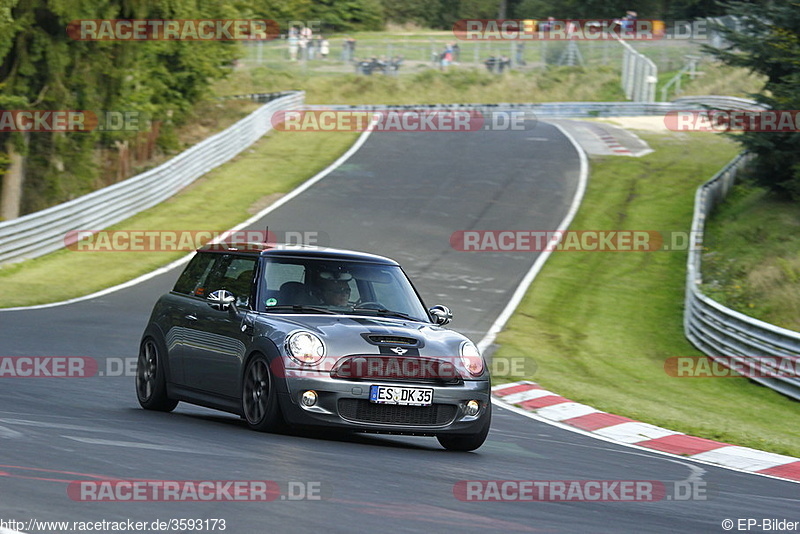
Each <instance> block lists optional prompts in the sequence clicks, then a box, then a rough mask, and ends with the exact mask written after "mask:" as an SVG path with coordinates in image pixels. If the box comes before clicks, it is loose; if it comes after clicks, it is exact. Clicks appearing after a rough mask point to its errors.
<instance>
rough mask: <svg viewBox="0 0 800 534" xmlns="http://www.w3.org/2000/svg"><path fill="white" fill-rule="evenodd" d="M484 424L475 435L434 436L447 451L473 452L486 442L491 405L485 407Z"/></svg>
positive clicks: (490, 417) (490, 418)
mask: <svg viewBox="0 0 800 534" xmlns="http://www.w3.org/2000/svg"><path fill="white" fill-rule="evenodd" d="M484 417H485V419H486V424H485V425H484V426H483V428H482V429H481V430H480V431H479V432H477V433H475V434H440V435H438V436H436V439H437V440H439V444H440V445H441V446H442V447H444V448H445V449H447V450H448V451H460V452H469V451H474V450H475V449H477V448H478V447H480V446H481V445H483V443H484V442H485V441H486V437H487V436H488V435H489V427H490V426H491V422H492V403H491V402H490V403H489V405H488V406H487V407H486V415H485V416H484Z"/></svg>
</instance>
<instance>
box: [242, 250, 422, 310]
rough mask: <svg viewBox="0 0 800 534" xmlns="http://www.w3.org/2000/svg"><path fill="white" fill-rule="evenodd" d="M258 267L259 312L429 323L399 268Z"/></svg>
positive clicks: (274, 261) (301, 261) (291, 262)
mask: <svg viewBox="0 0 800 534" xmlns="http://www.w3.org/2000/svg"><path fill="white" fill-rule="evenodd" d="M263 261H264V262H265V263H264V269H263V270H262V276H261V279H260V288H259V289H260V290H259V302H258V309H259V311H266V312H270V311H275V312H282V313H286V312H289V313H306V312H308V313H318V312H335V313H344V314H355V315H371V316H382V317H399V318H404V317H405V318H410V319H413V320H417V321H426V322H428V321H429V320H430V319H429V318H428V314H427V313H426V311H425V307H424V305H423V304H422V302H421V301H420V299H419V297H418V296H417V293H416V292H415V291H414V288H413V287H412V286H411V283H410V282H409V281H408V278H406V275H405V274H404V273H403V271H402V269H400V267H398V266H395V265H384V264H378V263H366V262H350V261H338V260H330V259H306V258H264V259H263Z"/></svg>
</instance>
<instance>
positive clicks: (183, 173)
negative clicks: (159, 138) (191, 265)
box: [0, 92, 305, 263]
mask: <svg viewBox="0 0 800 534" xmlns="http://www.w3.org/2000/svg"><path fill="white" fill-rule="evenodd" d="M304 98H305V93H303V92H285V93H272V94H264V95H259V100H258V101H267V99H271V100H270V101H269V102H268V103H267V104H265V105H264V106H262V107H260V108H259V109H258V110H256V111H254V112H253V113H251V114H250V115H248V116H247V117H245V118H244V119H242V120H240V121H239V122H237V123H236V124H234V125H233V126H231V127H229V128H228V129H226V130H224V131H222V132H220V133H218V134H216V135H213V136H211V137H209V138H208V139H206V140H204V141H202V142H201V143H198V144H197V145H195V146H193V147H192V148H190V149H188V150H186V151H185V152H182V153H181V154H179V155H178V156H175V157H174V158H172V159H170V160H169V161H167V162H165V163H164V164H162V165H159V166H158V167H156V168H154V169H151V170H149V171H147V172H145V173H142V174H139V175H137V176H134V177H132V178H129V179H127V180H125V181H123V182H119V183H117V184H114V185H111V186H108V187H105V188H103V189H99V190H97V191H94V192H93V193H89V194H88V195H84V196H82V197H79V198H76V199H75V200H71V201H69V202H65V203H63V204H59V205H57V206H53V207H51V208H48V209H45V210H42V211H38V212H36V213H31V214H29V215H25V216H23V217H20V218H18V219H13V220H11V221H5V222H2V223H0V263H5V262H14V261H20V260H24V259H29V258H35V257H37V256H41V255H43V254H46V253H48V252H53V251H55V250H58V249H60V248H62V247H64V236H66V235H67V232H69V231H71V230H83V229H88V230H102V229H103V228H107V227H108V226H110V225H112V224H114V223H117V222H119V221H122V220H124V219H127V218H128V217H131V216H133V215H135V214H137V213H139V212H140V211H142V210H144V209H147V208H149V207H152V206H155V205H156V204H158V203H159V202H161V201H163V200H165V199H167V198H169V197H170V196H172V195H174V194H175V193H176V192H178V191H179V190H180V189H181V188H183V187H186V186H187V185H189V184H191V183H192V182H194V181H195V180H196V179H197V178H199V177H200V176H202V175H203V174H205V173H207V172H209V171H210V170H212V169H214V168H216V167H218V166H219V165H221V164H223V163H225V162H226V161H229V160H231V159H232V158H233V157H234V156H236V155H237V154H239V153H240V152H242V151H243V150H244V149H246V148H247V147H249V146H250V145H252V144H253V143H255V142H256V141H257V140H258V139H259V138H260V137H261V136H263V135H264V134H265V133H267V132H268V131H269V130H270V129H271V128H272V123H271V119H272V115H273V113H275V112H276V111H278V110H285V109H293V108H297V107H299V106H301V105H302V104H303V102H304Z"/></svg>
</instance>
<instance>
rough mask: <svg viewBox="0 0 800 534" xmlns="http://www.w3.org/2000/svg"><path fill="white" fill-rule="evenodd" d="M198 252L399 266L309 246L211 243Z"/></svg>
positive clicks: (371, 256)
mask: <svg viewBox="0 0 800 534" xmlns="http://www.w3.org/2000/svg"><path fill="white" fill-rule="evenodd" d="M197 251H198V252H216V253H231V252H234V253H236V254H247V255H252V256H263V257H276V258H310V259H327V260H342V261H360V262H367V263H380V264H384V265H399V264H398V263H397V262H396V261H394V260H392V259H389V258H386V257H384V256H378V255H376V254H368V253H366V252H357V251H354V250H343V249H336V248H327V247H315V246H311V245H289V244H275V243H213V244H208V245H205V246H203V247H201V248H199V249H197Z"/></svg>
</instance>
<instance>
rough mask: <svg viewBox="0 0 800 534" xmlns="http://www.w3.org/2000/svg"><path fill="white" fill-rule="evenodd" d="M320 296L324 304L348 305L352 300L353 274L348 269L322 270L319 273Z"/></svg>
mask: <svg viewBox="0 0 800 534" xmlns="http://www.w3.org/2000/svg"><path fill="white" fill-rule="evenodd" d="M319 278H320V282H319V296H320V298H321V300H322V303H323V304H327V305H329V306H348V305H349V303H350V302H349V301H350V290H351V289H350V280H352V279H353V276H352V275H351V274H350V273H348V272H346V271H322V272H321V273H319Z"/></svg>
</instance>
